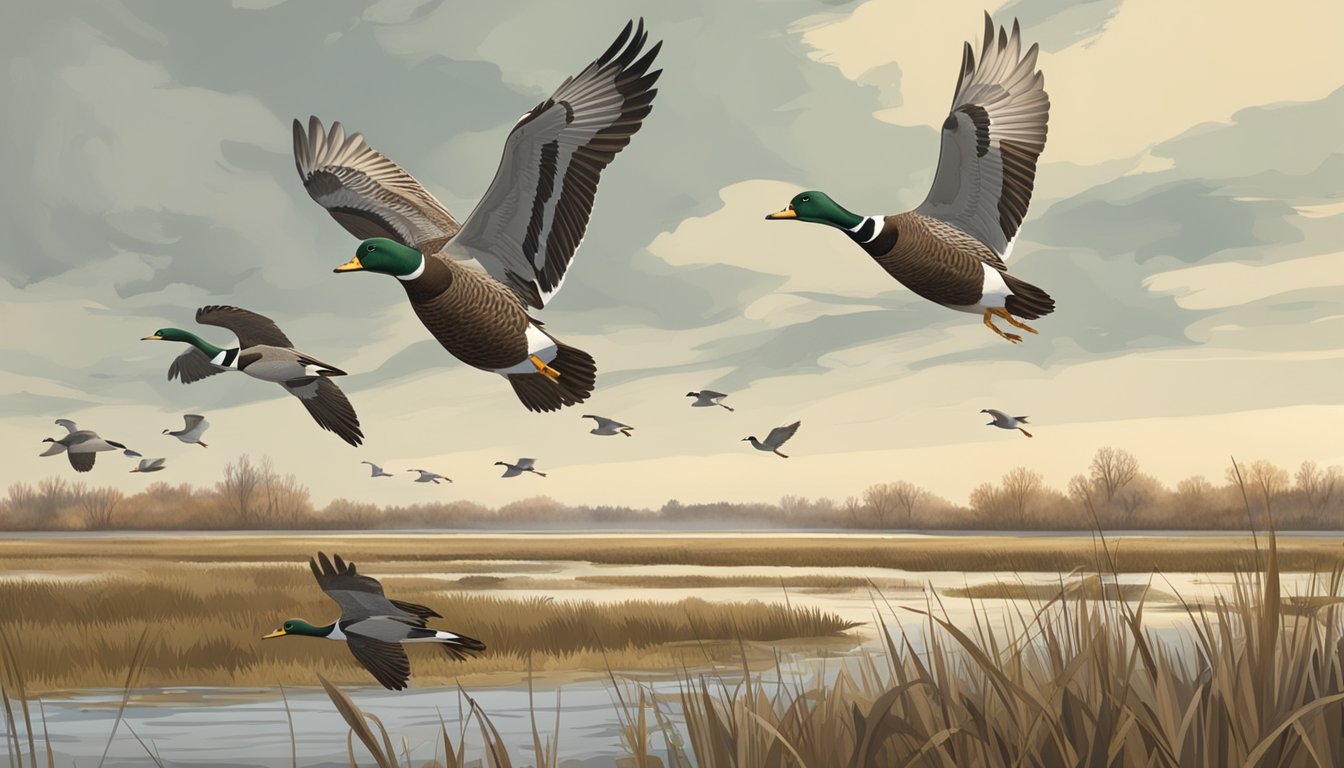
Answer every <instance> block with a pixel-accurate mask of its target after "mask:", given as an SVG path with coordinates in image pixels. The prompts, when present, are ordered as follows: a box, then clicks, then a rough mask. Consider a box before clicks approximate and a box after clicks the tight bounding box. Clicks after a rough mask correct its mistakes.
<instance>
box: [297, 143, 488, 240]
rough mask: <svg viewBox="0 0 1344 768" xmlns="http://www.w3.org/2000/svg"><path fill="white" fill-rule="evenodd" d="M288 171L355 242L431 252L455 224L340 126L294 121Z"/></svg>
mask: <svg viewBox="0 0 1344 768" xmlns="http://www.w3.org/2000/svg"><path fill="white" fill-rule="evenodd" d="M294 167H295V168H296V169H297V170H298V172H299V178H300V179H302V180H303V186H304V189H306V190H308V195H309V196H310V197H312V198H313V200H314V201H316V202H317V203H318V204H319V205H321V206H322V207H323V208H326V209H327V212H328V213H330V214H331V217H332V218H333V219H335V220H336V223H338V224H340V225H341V226H342V227H345V229H346V231H347V232H349V233H350V234H352V235H354V236H355V237H358V238H360V239H361V240H363V239H366V238H370V237H386V238H390V239H392V240H395V241H397V242H399V243H401V244H402V245H409V246H411V247H412V248H416V249H418V250H420V251H422V252H424V253H435V252H437V251H438V250H439V249H441V248H442V247H443V245H444V243H446V242H448V239H449V238H451V237H453V236H454V235H456V234H457V232H458V230H459V229H461V228H462V227H461V225H459V224H458V223H457V220H456V219H454V218H453V215H452V214H451V213H449V212H448V211H447V210H446V209H445V208H444V207H443V205H442V204H441V203H439V201H438V200H437V199H435V198H434V195H432V194H430V193H429V190H427V189H425V187H424V185H422V184H421V183H420V182H419V181H416V179H415V177H414V176H412V175H411V174H409V173H407V172H406V171H405V170H404V169H402V167H401V166H399V165H397V164H396V163H394V162H392V160H390V159H389V158H388V157H387V156H385V155H383V154H381V153H379V152H377V151H375V150H374V149H373V148H372V147H370V146H369V145H368V144H367V143H365V141H364V136H363V135H362V134H359V133H352V134H350V135H349V136H346V134H345V126H343V125H341V124H340V123H339V122H335V123H332V124H331V130H330V132H328V131H327V130H326V129H324V128H323V126H322V121H321V120H318V119H317V118H316V117H310V118H308V131H307V132H306V133H305V132H304V130H303V125H302V124H301V123H299V121H298V120H295V121H294Z"/></svg>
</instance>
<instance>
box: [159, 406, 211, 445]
mask: <svg viewBox="0 0 1344 768" xmlns="http://www.w3.org/2000/svg"><path fill="white" fill-rule="evenodd" d="M182 420H183V421H184V422H185V425H184V426H183V427H182V428H181V429H177V430H171V429H165V430H163V434H165V435H172V436H173V437H176V438H177V439H178V440H181V441H182V442H184V443H195V444H196V445H199V446H201V447H202V448H209V447H210V446H208V445H206V444H205V443H203V442H201V435H204V434H205V430H207V429H209V428H210V422H208V421H206V420H205V417H204V416H200V415H198V414H195V413H188V414H186V415H185V416H183V417H182Z"/></svg>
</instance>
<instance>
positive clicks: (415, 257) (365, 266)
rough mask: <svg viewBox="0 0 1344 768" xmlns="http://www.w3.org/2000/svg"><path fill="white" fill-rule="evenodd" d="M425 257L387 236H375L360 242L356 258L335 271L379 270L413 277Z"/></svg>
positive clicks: (384, 272) (395, 275)
mask: <svg viewBox="0 0 1344 768" xmlns="http://www.w3.org/2000/svg"><path fill="white" fill-rule="evenodd" d="M424 259H425V257H424V256H422V255H421V254H420V252H419V251H417V250H415V249H414V248H411V247H408V246H405V245H402V244H401V243H398V242H397V241H395V240H389V239H387V238H386V237H374V238H370V239H368V240H365V241H364V242H362V243H360V244H359V248H357V249H356V250H355V258H353V259H351V260H349V261H347V262H345V263H344V264H342V265H341V266H339V267H337V268H336V269H334V270H332V271H333V272H361V271H362V272H377V273H379V274H383V275H392V276H393V277H403V278H404V277H411V276H413V275H415V274H416V273H417V272H419V271H420V268H421V266H422V265H423V264H424V263H425V262H424Z"/></svg>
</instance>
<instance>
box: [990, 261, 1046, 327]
mask: <svg viewBox="0 0 1344 768" xmlns="http://www.w3.org/2000/svg"><path fill="white" fill-rule="evenodd" d="M1002 275H1003V281H1004V282H1005V283H1007V285H1008V290H1010V291H1012V293H1011V294H1010V295H1009V296H1008V298H1007V299H1006V300H1005V301H1004V309H1007V310H1008V311H1009V312H1011V313H1012V314H1013V315H1014V316H1015V317H1019V318H1021V319H1023V320H1035V319H1036V318H1038V317H1044V316H1046V315H1048V314H1050V313H1051V312H1054V311H1055V300H1054V299H1052V298H1050V294H1048V293H1046V292H1045V291H1043V290H1041V289H1040V288H1037V287H1036V286H1034V285H1032V284H1031V283H1028V282H1026V281H1025V280H1019V279H1017V278H1016V277H1013V276H1012V275H1010V274H1008V273H1007V272H1004V273H1002Z"/></svg>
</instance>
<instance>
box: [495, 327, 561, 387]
mask: <svg viewBox="0 0 1344 768" xmlns="http://www.w3.org/2000/svg"><path fill="white" fill-rule="evenodd" d="M558 351H559V350H557V348H556V346H555V342H554V341H552V340H551V337H550V336H547V335H546V334H545V333H542V331H541V329H540V328H538V327H537V326H535V325H531V324H529V325H528V326H527V354H528V355H529V356H531V355H536V356H537V357H539V358H541V361H542V362H543V363H547V364H549V363H550V362H551V361H552V360H554V359H555V355H556V352H558ZM536 372H537V366H535V365H533V364H532V361H531V359H528V358H524V359H523V360H522V361H520V362H519V363H518V364H516V365H511V366H509V367H508V368H499V369H497V370H495V373H498V374H499V375H500V376H510V375H514V374H520V373H536Z"/></svg>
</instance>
